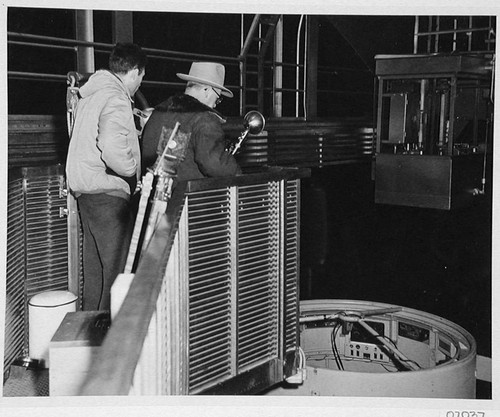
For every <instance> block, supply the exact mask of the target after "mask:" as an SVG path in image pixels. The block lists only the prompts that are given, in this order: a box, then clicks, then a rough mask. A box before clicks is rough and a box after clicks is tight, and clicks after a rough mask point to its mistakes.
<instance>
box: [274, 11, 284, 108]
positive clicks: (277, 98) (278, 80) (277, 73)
mask: <svg viewBox="0 0 500 417" xmlns="http://www.w3.org/2000/svg"><path fill="white" fill-rule="evenodd" d="M277 63H278V64H277ZM273 75H274V83H273V116H274V117H281V116H282V115H283V92H282V91H281V89H282V88H283V18H280V19H279V20H278V23H277V24H276V29H275V36H274V71H273Z"/></svg>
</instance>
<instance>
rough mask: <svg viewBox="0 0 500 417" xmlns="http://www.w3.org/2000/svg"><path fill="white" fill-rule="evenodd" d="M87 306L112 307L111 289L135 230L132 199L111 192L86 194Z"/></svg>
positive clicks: (81, 204)
mask: <svg viewBox="0 0 500 417" xmlns="http://www.w3.org/2000/svg"><path fill="white" fill-rule="evenodd" d="M78 208H79V211H80V219H81V222H82V229H83V309H84V310H87V311H90V310H109V309H110V289H111V285H112V284H113V282H114V280H115V278H116V276H117V275H118V274H119V273H121V272H123V269H124V267H125V262H126V259H127V253H128V248H129V245H130V239H131V235H132V230H133V214H132V210H131V205H130V203H129V202H128V201H127V200H125V199H123V198H120V197H113V196H110V195H107V194H82V195H81V196H80V197H78Z"/></svg>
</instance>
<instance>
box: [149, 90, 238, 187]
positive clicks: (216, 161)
mask: <svg viewBox="0 0 500 417" xmlns="http://www.w3.org/2000/svg"><path fill="white" fill-rule="evenodd" d="M176 122H179V123H180V126H179V131H181V132H183V133H186V134H187V135H190V141H189V146H188V148H187V152H186V156H185V160H184V161H183V162H182V163H181V164H180V166H179V167H178V171H177V179H178V181H183V180H191V179H198V178H204V177H223V176H231V175H236V174H240V173H241V169H240V167H239V166H238V163H237V162H236V160H235V159H234V156H233V155H231V154H230V153H228V152H226V151H225V150H224V148H225V140H224V131H223V130H222V127H221V125H222V123H224V122H225V120H224V119H223V118H222V116H221V115H220V114H219V113H218V112H217V111H216V110H214V109H211V108H210V107H208V106H205V105H204V104H203V103H201V102H200V101H198V100H197V99H195V98H194V97H191V96H189V95H186V94H180V95H177V96H173V97H170V98H169V99H168V100H166V101H164V102H163V103H161V104H159V105H158V106H157V107H155V110H154V111H153V113H152V114H151V116H150V118H149V120H148V122H147V123H146V126H145V127H144V131H143V134H142V166H143V167H144V168H148V167H151V166H152V165H153V164H154V162H155V161H156V158H157V155H158V152H161V151H162V149H158V142H159V139H160V136H161V132H162V127H163V126H165V127H166V128H167V129H173V128H174V126H175V123H176Z"/></svg>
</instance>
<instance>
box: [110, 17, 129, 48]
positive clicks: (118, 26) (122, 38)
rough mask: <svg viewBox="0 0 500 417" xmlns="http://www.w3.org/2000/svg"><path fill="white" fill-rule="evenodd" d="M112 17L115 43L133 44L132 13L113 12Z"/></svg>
mask: <svg viewBox="0 0 500 417" xmlns="http://www.w3.org/2000/svg"><path fill="white" fill-rule="evenodd" d="M111 16H112V18H111V25H112V30H113V34H112V35H113V43H118V42H133V40H134V28H133V18H132V12H112V15H111Z"/></svg>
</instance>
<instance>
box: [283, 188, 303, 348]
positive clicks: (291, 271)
mask: <svg viewBox="0 0 500 417" xmlns="http://www.w3.org/2000/svg"><path fill="white" fill-rule="evenodd" d="M299 192H300V188H299V180H294V181H287V182H286V205H285V210H286V212H285V222H286V223H285V227H286V236H285V239H286V241H285V294H284V296H285V336H284V338H285V350H287V351H288V350H292V349H295V348H296V346H297V345H298V332H297V317H298V314H299V311H298V306H299V293H298V288H299V247H298V242H299V202H300V194H299Z"/></svg>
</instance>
